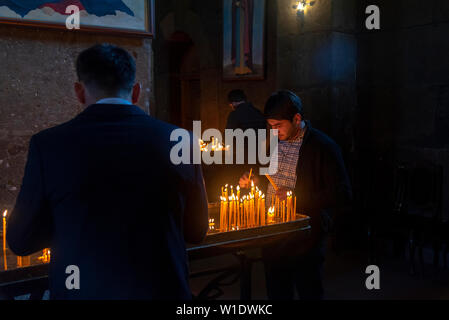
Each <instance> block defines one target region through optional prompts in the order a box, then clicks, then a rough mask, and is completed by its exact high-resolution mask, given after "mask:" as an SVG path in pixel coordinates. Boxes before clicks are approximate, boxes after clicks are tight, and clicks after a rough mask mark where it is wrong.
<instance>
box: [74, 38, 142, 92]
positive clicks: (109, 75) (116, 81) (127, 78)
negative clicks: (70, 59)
mask: <svg viewBox="0 0 449 320" xmlns="http://www.w3.org/2000/svg"><path fill="white" fill-rule="evenodd" d="M76 73H77V75H78V81H79V82H82V83H83V84H84V85H85V86H86V88H87V89H88V90H89V91H90V92H91V93H92V94H94V95H99V96H109V97H121V96H127V95H129V94H130V93H131V91H132V89H133V85H134V82H135V79H136V62H135V60H134V58H133V57H132V56H131V55H130V54H129V53H128V52H127V51H126V50H124V49H122V48H119V47H117V46H114V45H110V44H98V45H95V46H93V47H90V48H89V49H86V50H84V51H83V52H81V53H80V55H79V56H78V59H77V60H76Z"/></svg>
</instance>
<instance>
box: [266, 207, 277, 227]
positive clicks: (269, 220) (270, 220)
mask: <svg viewBox="0 0 449 320" xmlns="http://www.w3.org/2000/svg"><path fill="white" fill-rule="evenodd" d="M274 210H275V209H274V207H271V208H270V209H268V215H267V224H271V223H273V222H274Z"/></svg>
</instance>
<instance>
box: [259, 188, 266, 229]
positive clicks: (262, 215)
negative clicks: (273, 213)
mask: <svg viewBox="0 0 449 320" xmlns="http://www.w3.org/2000/svg"><path fill="white" fill-rule="evenodd" d="M260 225H261V226H264V225H265V195H262V200H261V208H260Z"/></svg>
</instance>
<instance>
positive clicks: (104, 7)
mask: <svg viewBox="0 0 449 320" xmlns="http://www.w3.org/2000/svg"><path fill="white" fill-rule="evenodd" d="M74 6H75V7H74ZM74 14H76V15H78V16H77V19H78V21H79V24H78V25H79V29H78V28H71V29H72V31H90V32H103V33H113V34H117V33H122V34H128V35H138V36H148V37H152V36H153V34H154V30H153V29H154V27H153V26H154V0H0V23H6V24H14V25H23V26H34V27H49V28H59V29H66V28H67V21H68V20H69V19H70V18H71V17H72V16H73V15H74ZM68 29H69V28H68Z"/></svg>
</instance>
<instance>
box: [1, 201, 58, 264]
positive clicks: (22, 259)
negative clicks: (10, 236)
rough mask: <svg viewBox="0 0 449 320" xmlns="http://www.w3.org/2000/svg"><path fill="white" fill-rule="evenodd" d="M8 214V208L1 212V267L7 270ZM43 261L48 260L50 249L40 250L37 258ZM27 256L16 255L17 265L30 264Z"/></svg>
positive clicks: (46, 261)
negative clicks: (40, 254)
mask: <svg viewBox="0 0 449 320" xmlns="http://www.w3.org/2000/svg"><path fill="white" fill-rule="evenodd" d="M7 215H8V210H5V211H4V212H3V230H2V231H3V267H4V269H5V271H6V270H8V261H7V259H6V217H7ZM38 259H39V260H40V261H42V262H43V263H48V262H50V249H44V250H43V252H42V256H40V257H39V258H38ZM29 261H30V258H29V257H20V256H18V257H17V267H25V266H27V265H29V264H30V262H29Z"/></svg>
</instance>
